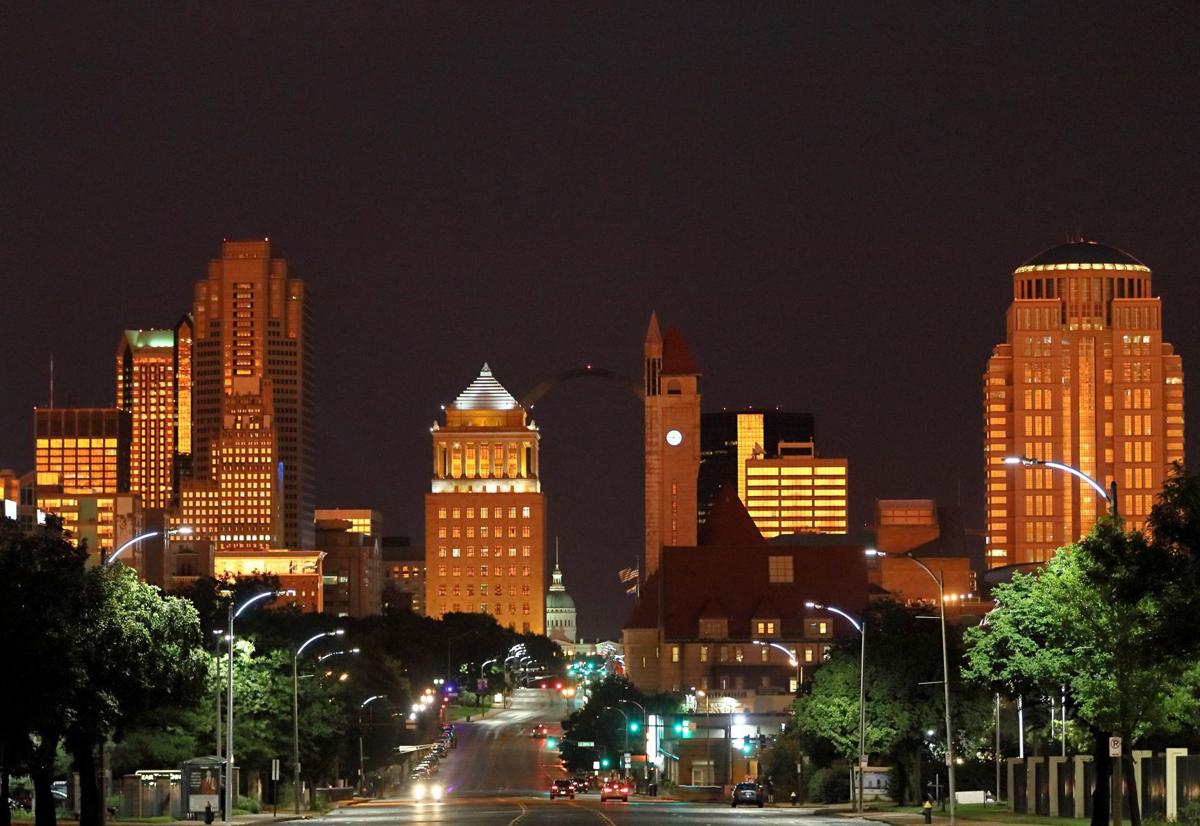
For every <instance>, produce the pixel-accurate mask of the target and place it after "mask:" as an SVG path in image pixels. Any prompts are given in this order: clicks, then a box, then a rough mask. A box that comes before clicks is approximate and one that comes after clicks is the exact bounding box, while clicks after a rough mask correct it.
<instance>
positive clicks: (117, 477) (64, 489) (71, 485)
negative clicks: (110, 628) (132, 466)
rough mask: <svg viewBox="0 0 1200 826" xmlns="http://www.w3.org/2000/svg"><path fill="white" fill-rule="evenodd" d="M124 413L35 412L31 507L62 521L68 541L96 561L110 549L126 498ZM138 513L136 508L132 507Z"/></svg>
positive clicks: (127, 508)
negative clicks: (33, 497)
mask: <svg viewBox="0 0 1200 826" xmlns="http://www.w3.org/2000/svg"><path fill="white" fill-rule="evenodd" d="M131 435H132V423H131V421H130V416H129V413H128V412H126V411H124V410H118V409H116V408H66V407H52V408H35V409H34V451H35V463H36V465H35V470H36V497H37V509H38V510H41V511H45V512H46V513H48V514H53V515H54V516H56V517H58V518H59V519H61V520H62V523H63V528H64V529H65V530H66V531H67V532H68V533H69V534H70V536H71V539H72V541H75V542H78V541H79V540H80V539H83V538H86V539H87V540H88V549H89V551H90V552H91V553H92V554H93V555H95V556H96V558H100V557H102V556H103V555H104V554H106V553H109V552H111V551H112V550H114V549H115V547H116V542H117V536H118V534H119V533H120V532H121V530H122V528H121V525H122V524H123V523H124V522H125V521H127V520H125V519H124V518H123V517H126V516H129V515H130V514H131V513H132V509H133V504H132V503H130V502H125V503H124V504H122V506H121V511H122V512H121V513H118V507H117V506H118V501H117V500H118V496H119V495H124V497H125V498H128V490H129V445H130V438H131ZM138 510H139V513H140V505H139V506H138Z"/></svg>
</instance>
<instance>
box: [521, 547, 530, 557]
mask: <svg viewBox="0 0 1200 826" xmlns="http://www.w3.org/2000/svg"><path fill="white" fill-rule="evenodd" d="M521 556H529V546H528V545H522V546H521Z"/></svg>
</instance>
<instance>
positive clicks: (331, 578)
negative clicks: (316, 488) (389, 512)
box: [316, 510, 383, 618]
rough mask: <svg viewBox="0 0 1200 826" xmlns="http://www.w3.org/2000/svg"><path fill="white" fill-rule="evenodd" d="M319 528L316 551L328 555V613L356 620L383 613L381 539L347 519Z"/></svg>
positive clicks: (324, 574)
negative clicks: (358, 528)
mask: <svg viewBox="0 0 1200 826" xmlns="http://www.w3.org/2000/svg"><path fill="white" fill-rule="evenodd" d="M321 512H322V511H320V510H318V511H317V513H321ZM316 527H317V548H318V550H321V551H323V552H324V553H325V558H324V560H323V561H322V565H323V571H322V577H323V580H324V584H325V594H324V602H325V607H324V610H325V612H326V613H329V614H337V615H338V616H349V617H356V618H361V617H370V616H376V615H378V614H380V613H382V610H383V602H382V600H383V565H382V559H381V549H380V539H381V537H380V536H379V535H378V534H370V533H366V532H364V531H360V530H356V529H355V528H354V526H353V524H352V523H351V522H350V520H348V519H318V520H317V526H316Z"/></svg>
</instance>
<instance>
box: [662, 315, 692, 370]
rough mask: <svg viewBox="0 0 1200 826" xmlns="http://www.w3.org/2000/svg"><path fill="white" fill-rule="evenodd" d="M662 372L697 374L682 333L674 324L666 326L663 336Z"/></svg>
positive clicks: (690, 352)
mask: <svg viewBox="0 0 1200 826" xmlns="http://www.w3.org/2000/svg"><path fill="white" fill-rule="evenodd" d="M662 371H663V372H664V373H699V372H700V368H699V367H697V366H696V360H695V359H694V358H692V351H691V350H689V349H688V346H687V342H686V341H684V340H683V333H681V332H680V331H679V328H678V327H676V326H675V325H674V324H670V325H668V326H667V332H666V333H665V334H664V335H663V357H662Z"/></svg>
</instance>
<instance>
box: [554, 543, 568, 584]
mask: <svg viewBox="0 0 1200 826" xmlns="http://www.w3.org/2000/svg"><path fill="white" fill-rule="evenodd" d="M550 579H551V582H550V590H551V591H565V590H567V586H565V585H563V575H562V568H560V567H558V537H557V536H556V537H554V573H553V574H551V576H550Z"/></svg>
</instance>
